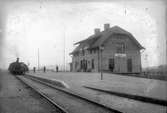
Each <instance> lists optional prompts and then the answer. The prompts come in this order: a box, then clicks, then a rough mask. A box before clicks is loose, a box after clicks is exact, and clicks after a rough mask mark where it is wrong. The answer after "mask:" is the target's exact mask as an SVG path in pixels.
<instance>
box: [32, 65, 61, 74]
mask: <svg viewBox="0 0 167 113" xmlns="http://www.w3.org/2000/svg"><path fill="white" fill-rule="evenodd" d="M33 72H34V73H35V72H36V67H33ZM43 72H44V73H45V72H46V67H45V66H44V67H43ZM56 72H59V67H58V66H56Z"/></svg>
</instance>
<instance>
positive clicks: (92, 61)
mask: <svg viewBox="0 0 167 113" xmlns="http://www.w3.org/2000/svg"><path fill="white" fill-rule="evenodd" d="M94 68H95V66H94V59H92V69H94Z"/></svg>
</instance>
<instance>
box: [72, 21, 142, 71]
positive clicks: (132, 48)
mask: <svg viewBox="0 0 167 113" xmlns="http://www.w3.org/2000/svg"><path fill="white" fill-rule="evenodd" d="M75 45H77V47H76V48H75V49H74V51H73V52H71V53H70V54H71V55H72V63H71V65H70V67H71V69H70V70H71V71H74V72H99V71H101V70H103V71H108V72H113V73H140V72H141V52H140V51H141V50H142V49H144V47H142V46H141V45H140V43H139V42H138V41H137V40H136V39H135V38H134V36H133V35H132V34H131V33H129V32H128V31H125V30H124V29H122V28H120V27H119V26H114V27H111V28H110V25H109V24H104V31H100V29H95V33H94V34H93V35H91V36H90V37H88V38H87V39H85V40H82V41H80V42H77V43H75Z"/></svg>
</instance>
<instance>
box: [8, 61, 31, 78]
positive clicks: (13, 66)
mask: <svg viewBox="0 0 167 113" xmlns="http://www.w3.org/2000/svg"><path fill="white" fill-rule="evenodd" d="M8 71H9V72H10V73H11V74H13V75H24V74H25V73H26V72H28V71H29V69H28V66H27V65H26V64H25V63H24V62H19V58H17V60H16V61H15V62H12V63H10V64H9V68H8Z"/></svg>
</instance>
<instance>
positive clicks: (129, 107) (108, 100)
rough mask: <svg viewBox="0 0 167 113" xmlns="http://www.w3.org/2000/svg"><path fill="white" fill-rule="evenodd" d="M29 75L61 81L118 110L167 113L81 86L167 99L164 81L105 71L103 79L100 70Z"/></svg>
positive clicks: (159, 108)
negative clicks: (96, 71) (97, 71)
mask: <svg viewBox="0 0 167 113" xmlns="http://www.w3.org/2000/svg"><path fill="white" fill-rule="evenodd" d="M30 74H32V75H34V76H39V77H44V78H48V79H52V80H54V79H55V80H61V81H63V82H65V83H66V84H67V85H68V86H69V88H71V89H72V90H74V91H76V92H79V93H81V94H83V95H86V96H89V97H91V98H94V99H96V100H98V101H99V102H101V103H103V104H106V105H108V106H111V107H113V108H115V109H118V110H120V111H126V112H127V113H134V112H135V113H166V106H161V105H156V104H150V103H145V102H141V101H136V100H133V99H127V98H123V97H118V96H116V95H113V96H111V95H109V94H105V93H102V92H98V91H93V90H91V89H87V88H84V86H96V87H99V88H102V89H107V90H110V91H114V92H122V93H125V92H126V93H128V94H135V95H139V96H144V97H145V96H146V97H150V98H155V99H162V100H167V82H165V81H160V80H153V79H145V78H138V77H130V76H120V75H116V74H107V73H105V74H104V76H103V80H101V79H100V73H79V72H78V73H71V72H68V73H67V72H59V73H56V72H46V73H43V72H39V73H30Z"/></svg>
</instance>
